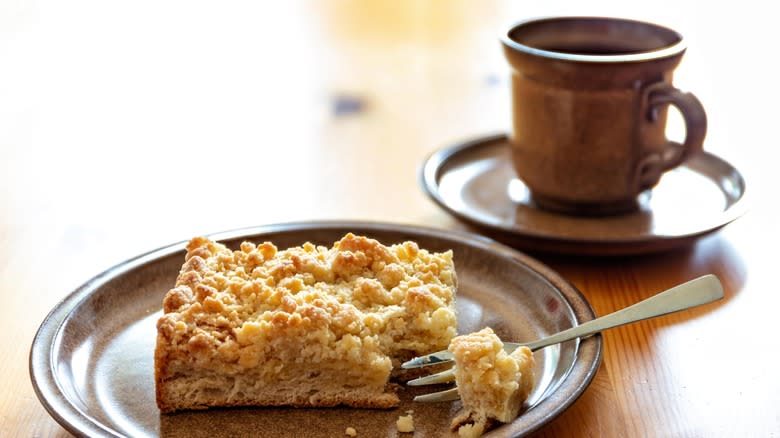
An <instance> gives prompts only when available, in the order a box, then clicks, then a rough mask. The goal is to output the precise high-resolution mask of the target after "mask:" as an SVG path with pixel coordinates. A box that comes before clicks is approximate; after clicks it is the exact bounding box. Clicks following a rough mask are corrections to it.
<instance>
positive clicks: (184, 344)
mask: <svg viewBox="0 0 780 438" xmlns="http://www.w3.org/2000/svg"><path fill="white" fill-rule="evenodd" d="M455 288H456V276H455V271H454V267H453V264H452V254H451V252H446V253H442V254H432V253H429V252H427V251H425V250H421V249H419V248H418V247H417V245H416V244H414V243H412V242H406V243H403V244H399V245H393V246H389V247H388V246H384V245H382V244H380V243H379V242H377V241H376V240H373V239H368V238H366V237H360V236H355V235H352V234H347V235H346V236H344V237H343V238H342V239H341V240H340V241H338V242H336V243H335V244H334V245H333V247H332V248H325V247H316V246H314V245H312V244H309V243H307V244H304V245H302V246H300V247H294V248H290V249H287V250H284V251H279V250H278V249H277V248H276V247H275V246H274V245H273V244H271V243H268V242H265V243H262V244H260V245H254V244H252V243H249V242H244V243H242V244H241V247H240V249H239V250H236V251H231V250H229V249H227V248H226V247H224V246H223V245H221V244H219V243H216V242H213V241H211V240H209V239H206V238H202V237H197V238H194V239H192V240H191V241H190V242H189V244H188V245H187V254H186V256H185V263H184V265H183V266H182V268H181V271H180V273H179V276H178V279H177V282H176V285H175V286H174V287H173V288H172V289H171V290H170V291H169V292H168V293H167V294H166V296H165V298H164V299H163V311H164V314H163V316H162V317H161V318H160V319H159V321H158V323H157V329H158V337H157V348H156V350H155V380H156V386H157V388H156V393H157V403H158V406H159V407H160V409H161V410H162V411H163V412H169V411H172V410H176V409H193V408H200V407H201V405H210V406H215V405H218V406H239V405H293V406H331V405H334V404H346V405H349V406H355V407H376V408H386V407H391V406H394V405H397V403H398V399H397V397H396V396H395V395H394V394H391V393H388V392H387V391H386V384H387V381H388V376H389V374H390V370H391V368H392V362H393V361H394V360H395V361H396V362H397V361H398V360H400V358H404V359H405V358H407V357H409V356H410V355H420V354H427V353H429V352H432V351H436V350H440V349H444V348H446V346H447V345H448V344H449V341H450V339H451V338H452V336H454V334H455V312H454V298H455ZM302 364H305V365H306V367H304V366H303V365H302ZM292 370H296V372H298V373H299V374H301V373H302V374H306V373H308V372H311V373H313V375H314V374H316V375H314V377H310V378H307V379H304V381H303V386H307V385H308V386H311V388H310V389H311V391H314V393H313V394H314V395H311V396H308V398H306V397H307V396H305V395H301V394H293V395H292V396H291V395H289V393H290V392H293V393H294V392H295V389H291V388H293V387H290V388H287V387H284V384H286V383H290V382H293V380H294V378H296V376H294V375H292V374H293V371H292ZM344 370H349V372H345V371H344ZM339 373H342V374H344V377H342V378H341V379H337V380H338V381H339V382H340V383H339V385H341V386H342V387H344V386H345V380H346V381H348V383H349V384H348V386H350V388H346V387H345V388H344V389H343V390H341V392H339V390H338V388H337V387H334V386H333V385H331V384H330V383H328V382H330V381H331V380H333V379H334V376H338V375H339ZM345 373H346V374H345ZM193 376H194V377H198V376H201V377H203V376H208V378H205V377H203V378H201V379H200V380H196V381H194V383H193V382H191V383H190V384H189V385H190V386H189V387H190V388H192V387H194V386H197V385H201V384H202V385H203V386H202V388H200V389H198V390H196V391H195V392H191V393H186V391H187V387H186V386H185V387H182V388H178V387H177V383H176V382H185V381H186V379H187V378H190V377H193ZM225 376H228V377H225ZM246 376H252V378H253V379H256V380H259V381H262V382H266V383H268V386H266V387H263V388H258V387H256V386H257V385H255V386H251V385H252V382H253V381H254V380H248V379H244V377H246ZM223 377H225V378H224V380H220V379H221V378H223ZM209 379H210V380H209ZM242 379H243V380H242ZM329 379H330V380H329ZM206 381H208V382H210V383H209V384H205V383H203V382H206ZM277 382H282V383H277ZM285 382H286V383H285ZM290 384H291V383H290ZM274 385H276V386H274ZM329 385H330V386H329ZM250 386H251V387H250ZM299 386H300V385H299ZM226 387H229V388H227V389H225V388H226ZM173 388H176V389H173ZM223 389H225V392H224V394H222V393H221V392H220V391H222V390H223ZM283 389H284V390H285V391H286V392H283V391H282V390H283ZM176 391H179V392H176ZM181 391H184V392H185V393H186V394H184V393H182V392H181ZM274 391H277V392H278V394H276V393H274ZM334 392H339V393H340V394H341V396H340V398H339V396H336V397H330V396H329V395H328V394H332V393H334ZM271 393H273V394H271ZM220 394H221V395H220ZM269 394H270V395H269ZM220 397H222V399H220ZM183 399H188V400H189V401H187V400H183ZM202 400H207V403H203V402H202ZM253 400H260V403H255V402H254V401H253Z"/></svg>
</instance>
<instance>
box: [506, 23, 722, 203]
mask: <svg viewBox="0 0 780 438" xmlns="http://www.w3.org/2000/svg"><path fill="white" fill-rule="evenodd" d="M502 45H503V48H504V54H505V55H506V58H507V60H508V62H509V65H510V66H511V68H512V118H513V124H512V132H511V135H510V143H511V145H512V160H513V164H514V168H515V171H516V172H517V175H518V177H519V178H520V179H521V180H522V181H523V182H524V183H525V185H526V186H527V187H528V189H529V190H530V194H531V199H532V200H533V201H534V203H536V204H537V205H538V206H539V207H541V208H543V209H548V210H553V211H556V212H564V213H569V214H577V215H606V214H619V213H626V212H629V211H632V210H635V209H637V208H638V205H639V204H638V201H637V198H638V195H639V194H640V193H642V192H643V191H645V190H648V189H650V188H652V187H653V186H655V185H656V184H657V183H658V181H659V179H660V178H661V175H662V174H663V173H664V172H666V171H668V170H671V169H673V168H675V167H677V166H679V165H680V164H682V163H683V162H684V161H685V160H686V159H687V158H688V157H690V156H691V155H693V154H696V153H699V152H701V151H702V146H703V142H704V136H705V133H706V130H707V118H706V115H705V112H704V108H703V107H702V105H701V103H700V102H699V100H698V99H697V98H696V97H695V96H694V95H693V94H690V93H684V92H682V91H680V90H678V89H677V88H675V87H674V86H673V85H672V73H673V71H674V69H675V68H676V67H677V65H678V64H679V63H680V60H681V58H682V56H683V53H684V52H685V48H686V46H685V42H684V41H683V37H682V36H681V35H680V34H679V33H678V32H675V31H674V30H671V29H668V28H666V27H662V26H658V25H655V24H651V23H645V22H641V21H635V20H628V19H620V18H606V17H552V18H540V19H533V20H527V21H523V22H520V23H517V24H515V25H514V26H512V27H511V28H510V29H509V30H508V32H507V33H506V34H505V35H504V36H503V37H502ZM669 105H674V106H676V107H677V108H678V109H679V111H680V113H681V114H682V116H683V119H684V120H685V128H686V135H685V140H684V141H683V142H682V143H677V142H674V141H670V140H669V139H667V137H666V132H665V130H666V113H667V108H668V106H669Z"/></svg>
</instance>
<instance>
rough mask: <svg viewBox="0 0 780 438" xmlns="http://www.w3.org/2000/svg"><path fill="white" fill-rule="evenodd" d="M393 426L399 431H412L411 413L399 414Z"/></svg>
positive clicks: (412, 420)
mask: <svg viewBox="0 0 780 438" xmlns="http://www.w3.org/2000/svg"><path fill="white" fill-rule="evenodd" d="M395 427H396V428H397V429H398V431H399V432H414V418H413V417H412V414H409V415H401V416H400V417H398V421H396V422H395Z"/></svg>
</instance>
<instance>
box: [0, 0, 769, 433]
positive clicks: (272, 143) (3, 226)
mask: <svg viewBox="0 0 780 438" xmlns="http://www.w3.org/2000/svg"><path fill="white" fill-rule="evenodd" d="M765 8H766V6H764V5H763V3H761V2H759V1H757V0H748V1H745V2H740V3H738V4H724V5H720V4H712V5H710V4H708V5H707V6H706V7H705V6H703V5H701V4H698V3H694V2H679V1H671V0H664V1H659V2H652V3H647V4H641V3H636V2H618V1H613V0H597V1H594V2H587V5H585V4H581V3H578V2H573V1H565V2H556V3H555V4H551V5H543V4H541V3H539V4H533V3H529V2H510V1H501V0H491V1H484V2H468V1H465V0H458V1H446V2H445V1H443V0H437V1H429V2H417V1H412V0H403V1H396V2H363V1H358V0H341V1H335V0H334V1H317V2H304V1H291V2H276V3H273V4H271V3H267V2H250V1H238V2H230V3H228V4H223V3H220V4H217V3H207V2H190V1H183V0H174V1H169V2H152V1H148V0H141V1H137V2H97V1H90V0H74V1H71V2H56V1H51V0H42V1H35V2H33V1H29V0H0V66H1V67H0V212H1V214H0V246H1V247H2V251H0V297H2V306H0V329H2V333H3V335H2V336H0V352H2V357H3V360H2V361H0V376H1V377H0V379H2V387H3V391H0V436H47V437H62V436H69V435H68V434H67V432H65V431H64V430H63V429H62V428H61V427H60V426H59V425H57V423H56V422H55V421H54V420H53V419H52V418H51V417H50V416H49V415H48V414H47V413H46V411H45V410H44V409H43V407H42V406H41V404H40V403H39V402H38V400H37V399H36V397H35V395H34V393H33V389H32V387H31V384H30V380H29V375H28V371H27V355H28V352H29V347H30V344H31V342H32V339H33V336H34V334H35V331H36V329H37V327H38V326H39V324H40V323H41V321H42V320H43V318H44V317H45V316H46V314H47V312H48V311H49V310H50V309H51V308H52V307H53V306H54V305H55V304H56V303H57V301H59V300H60V299H61V298H62V297H63V296H65V295H66V294H67V293H68V292H69V291H71V290H72V289H73V288H75V287H76V286H78V285H79V284H80V283H81V282H83V281H85V280H86V279H88V278H90V277H91V276H93V275H95V274H96V273H98V272H100V271H101V270H103V269H105V268H107V267H109V266H111V265H113V264H115V263H117V262H120V261H122V260H124V259H127V258H129V257H132V256H134V255H136V254H138V253H141V252H145V251H147V250H150V249H153V248H156V247H159V246H162V245H165V244H168V243H171V242H175V241H180V240H184V239H187V238H189V237H191V236H193V235H197V234H203V233H207V232H215V231H220V230H226V229H232V228H237V227H242V226H251V225H258V224H268V223H274V222H286V221H300V220H308V219H334V218H339V219H368V220H378V221H394V222H402V223H414V224H422V225H428V226H436V227H442V228H458V229H465V228H467V227H465V226H463V225H462V224H459V223H457V222H456V221H455V220H454V219H452V218H451V217H449V216H447V215H446V214H445V213H443V212H442V211H440V210H439V209H438V208H437V207H436V206H435V205H433V203H431V202H430V201H428V200H427V199H426V198H425V196H424V195H423V193H422V191H421V190H420V189H419V187H418V185H417V169H418V166H419V165H420V163H421V161H422V159H423V158H424V157H425V156H426V155H427V154H429V153H430V152H432V151H433V150H435V149H436V148H439V147H442V146H445V145H447V144H450V143H452V142H454V141H460V140H463V139H466V138H472V137H476V136H480V135H484V134H489V133H495V132H505V131H506V130H507V129H508V127H509V120H510V119H509V104H508V103H509V101H508V99H509V93H508V86H509V85H508V80H507V78H508V68H507V67H506V64H505V62H504V60H503V58H502V55H501V53H500V47H499V44H498V42H497V35H498V34H499V32H500V30H501V29H502V28H503V26H505V25H506V24H508V23H510V22H512V21H516V20H518V19H522V18H527V17H530V16H539V15H552V14H560V13H567V14H593V15H599V14H601V15H619V16H628V17H635V18H640V19H645V20H651V21H658V22H660V23H664V24H668V25H669V26H672V27H675V28H678V29H680V30H681V31H682V32H683V33H684V34H685V35H686V36H687V37H688V40H689V47H690V48H689V51H688V53H687V54H686V57H685V59H684V60H683V64H682V66H681V67H680V69H679V70H678V72H677V78H676V79H677V80H676V82H677V84H678V85H679V86H680V87H681V88H685V89H689V90H691V91H694V92H695V93H696V94H697V96H699V97H700V98H701V100H702V102H703V103H704V106H705V107H706V109H707V111H708V116H709V120H710V130H709V133H708V138H707V141H706V143H705V148H706V149H707V150H709V151H711V152H714V153H716V154H719V155H721V156H723V157H724V158H726V159H727V160H729V161H730V162H732V163H734V164H735V165H737V166H739V168H740V169H741V170H742V171H743V172H744V173H745V175H746V177H747V179H748V190H749V192H750V194H751V197H752V208H751V211H750V213H749V214H748V215H747V216H745V217H744V218H742V219H740V220H739V221H737V222H735V223H734V224H732V225H729V226H728V227H727V228H726V229H724V230H723V231H722V232H720V233H718V234H716V235H714V236H712V237H708V238H706V239H704V240H702V241H701V242H699V243H698V244H697V245H696V246H694V247H693V248H691V249H688V250H682V251H676V252H672V253H666V254H660V255H650V256H642V257H634V258H613V259H607V260H601V259H593V258H573V257H571V258H567V257H561V256H554V255H549V254H535V255H536V256H537V257H538V258H540V259H541V260H542V261H544V262H545V263H547V264H549V265H550V266H552V267H553V268H554V269H556V270H558V271H559V272H560V273H561V274H563V275H564V276H565V277H566V278H567V279H569V280H570V281H571V282H572V283H573V284H575V285H576V286H577V287H578V288H580V289H581V290H582V291H583V293H584V294H585V295H586V297H587V298H588V299H589V300H590V302H591V303H592V305H593V307H594V309H595V310H596V312H597V313H598V314H605V313H608V312H611V311H614V310H617V309H619V308H621V307H624V306H626V305H629V304H632V303H634V302H636V301H639V300H641V299H643V298H645V297H647V296H649V295H651V294H653V293H655V292H658V291H660V290H663V289H665V288H668V287H671V286H673V285H675V284H677V283H679V282H682V281H685V280H687V279H690V278H693V277H695V276H698V275H701V274H705V273H715V274H717V275H718V276H719V277H720V278H721V279H722V281H723V283H724V285H725V287H726V299H724V300H722V301H721V302H719V303H717V304H713V305H710V306H707V307H705V308H701V309H695V310H690V311H686V312H682V313H679V314H675V315H670V316H666V317H663V318H659V319H655V320H651V321H645V322H642V323H639V324H636V325H633V326H629V327H623V328H619V329H615V330H613V331H610V332H608V333H606V334H605V335H604V339H605V346H604V361H603V364H602V366H601V369H600V371H599V374H598V376H597V377H596V379H595V380H594V382H593V384H592V385H591V387H590V388H589V389H588V391H586V393H585V394H584V395H583V396H582V397H581V398H580V400H578V401H577V402H576V403H575V404H574V405H573V406H572V407H571V409H569V410H567V411H566V412H565V413H564V414H563V415H562V416H561V417H560V418H558V419H557V420H556V421H554V422H552V423H551V424H549V425H548V426H547V427H545V428H543V429H542V430H540V431H539V432H538V435H539V436H544V437H553V436H555V437H558V436H593V437H599V436H649V437H671V436H674V437H678V436H683V437H716V436H723V437H729V436H769V435H771V434H773V433H777V431H778V430H780V417H778V414H777V408H776V407H777V406H778V404H780V395H779V394H780V374H778V373H777V372H776V363H777V362H778V359H780V355H779V353H778V351H780V349H778V348H777V346H778V341H777V339H776V336H775V333H776V330H774V329H772V327H773V325H772V323H773V322H774V321H775V320H776V319H777V318H776V313H777V312H776V309H777V307H778V305H780V294H778V293H777V286H776V275H773V274H775V272H776V270H777V268H776V260H777V255H776V252H777V248H778V245H780V238H778V231H777V224H778V223H779V221H780V208H778V206H777V205H778V204H777V202H775V198H776V197H777V194H776V190H777V189H778V185H777V180H776V169H775V168H776V162H775V160H773V159H771V158H768V157H769V156H770V155H767V154H768V153H769V152H770V151H771V150H772V149H773V148H774V147H775V146H776V143H777V142H776V135H774V134H775V129H773V128H774V125H776V121H775V118H776V117H775V116H776V110H775V107H776V102H777V101H778V97H780V96H778V90H777V87H774V86H773V85H772V84H774V82H775V79H774V74H775V72H776V71H777V63H778V61H777V60H776V57H775V56H773V55H767V54H772V53H774V52H775V44H774V42H773V41H772V40H771V38H768V37H766V33H767V32H769V30H768V29H772V28H774V27H775V26H776V25H775V23H774V22H773V21H771V20H773V18H772V14H769V13H767V12H766V10H765Z"/></svg>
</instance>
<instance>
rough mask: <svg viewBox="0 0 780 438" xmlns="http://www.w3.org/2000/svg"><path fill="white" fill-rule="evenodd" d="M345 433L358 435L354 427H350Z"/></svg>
mask: <svg viewBox="0 0 780 438" xmlns="http://www.w3.org/2000/svg"><path fill="white" fill-rule="evenodd" d="M344 435H349V436H357V430H355V428H354V427H348V428H347V430H345V431H344Z"/></svg>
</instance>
